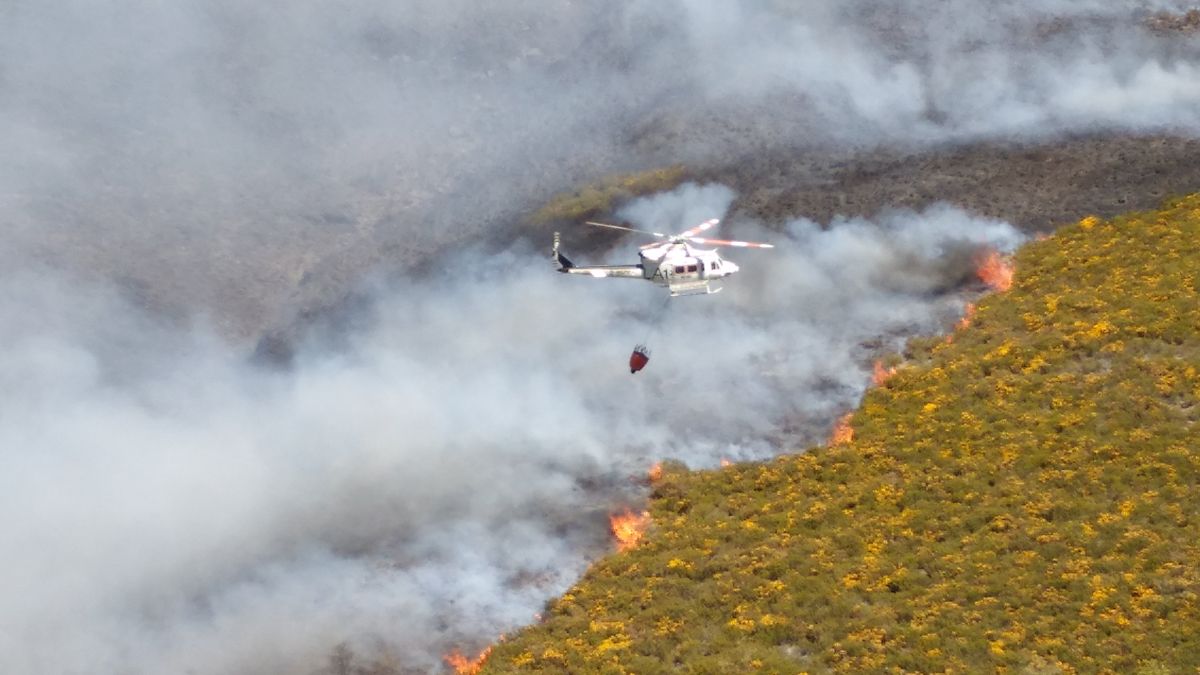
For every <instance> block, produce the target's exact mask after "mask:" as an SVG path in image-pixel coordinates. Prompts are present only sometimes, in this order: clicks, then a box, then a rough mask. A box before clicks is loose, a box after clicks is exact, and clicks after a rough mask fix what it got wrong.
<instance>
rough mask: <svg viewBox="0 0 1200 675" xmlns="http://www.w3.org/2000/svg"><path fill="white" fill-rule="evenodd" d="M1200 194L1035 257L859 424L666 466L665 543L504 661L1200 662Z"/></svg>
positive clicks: (869, 399)
mask: <svg viewBox="0 0 1200 675" xmlns="http://www.w3.org/2000/svg"><path fill="white" fill-rule="evenodd" d="M1198 241H1200V196H1193V197H1188V198H1184V199H1179V200H1175V201H1172V202H1170V203H1168V204H1167V205H1166V206H1165V207H1164V208H1163V210H1161V211H1158V212H1150V213H1141V214H1133V215H1128V216H1123V217H1119V218H1116V219H1113V220H1111V221H1107V222H1101V221H1099V220H1098V219H1096V218H1087V219H1084V220H1083V221H1081V222H1079V223H1076V224H1074V225H1071V226H1067V227H1064V228H1063V229H1062V230H1060V231H1059V232H1058V233H1057V234H1056V235H1055V236H1054V237H1051V238H1049V239H1045V240H1042V241H1037V242H1033V243H1031V244H1029V245H1028V246H1026V247H1025V248H1024V249H1022V250H1021V251H1020V252H1019V253H1018V255H1017V257H1016V264H1017V275H1016V281H1015V284H1014V286H1013V289H1012V290H1011V291H1010V292H1008V293H1005V294H1001V295H992V296H989V297H987V298H985V299H984V300H983V301H982V302H980V303H979V305H978V309H977V311H976V313H975V316H974V319H973V323H972V325H971V326H970V327H968V328H965V329H963V330H960V331H958V332H956V333H955V336H954V339H953V341H951V342H948V341H947V340H946V339H945V338H929V339H922V340H917V341H914V343H913V344H912V345H911V346H910V348H909V349H908V351H907V353H906V354H905V359H906V361H905V364H904V365H903V366H902V367H901V368H900V369H899V371H898V372H897V373H896V374H895V376H893V377H892V378H891V379H889V380H888V381H887V382H886V384H884V385H883V386H881V387H877V388H875V389H872V390H871V391H870V392H868V394H867V396H866V397H865V399H864V401H863V403H862V406H861V408H860V409H859V411H858V412H857V413H856V414H855V416H854V418H853V421H852V424H853V426H854V438H853V440H852V441H850V442H847V443H844V444H839V445H837V446H834V447H824V448H815V449H812V450H810V451H808V452H807V453H804V454H799V455H793V456H788V457H783V458H780V459H778V460H776V461H773V462H769V463H766V464H758V465H735V466H732V467H728V468H726V469H722V470H719V471H709V472H688V471H686V470H684V469H683V468H682V467H679V466H669V465H668V466H667V467H666V470H665V471H664V474H663V476H662V477H661V478H660V479H659V480H658V481H657V482H656V484H655V490H654V495H653V499H652V503H651V513H652V515H653V520H654V523H655V524H654V526H653V527H652V529H651V530H650V532H649V533H648V535H647V537H646V538H645V540H644V543H643V544H642V545H640V546H638V547H637V548H635V549H633V550H631V551H628V552H626V553H621V554H616V555H613V556H610V557H608V558H607V559H605V560H602V561H601V562H600V563H598V564H597V565H595V566H594V567H593V569H592V570H591V571H590V572H589V573H588V574H587V576H586V577H585V578H584V579H582V580H581V581H580V582H579V583H578V584H577V585H576V586H575V587H574V588H572V589H571V590H570V591H569V592H568V593H566V594H565V595H564V596H563V597H562V598H560V599H559V600H557V601H555V602H554V603H552V605H551V607H550V608H549V611H548V612H547V615H546V618H545V620H544V622H543V623H541V624H539V625H536V626H533V627H530V628H528V629H526V630H524V631H523V632H521V633H519V634H517V635H516V636H513V637H511V638H510V639H509V640H508V641H505V642H502V643H500V644H499V645H497V646H496V648H495V650H494V651H493V652H492V654H491V656H490V658H489V659H488V661H487V664H486V666H485V669H484V672H492V673H498V672H510V671H518V670H528V671H541V672H555V673H558V672H573V673H582V672H603V673H624V672H636V673H654V672H662V671H664V670H674V671H678V672H697V673H700V672H703V673H718V672H720V673H739V672H756V671H759V672H774V673H795V672H803V671H810V672H828V671H835V672H856V673H857V672H901V671H907V672H938V671H948V672H949V671H952V672H959V673H963V672H990V671H994V670H1008V671H1010V672H1036V673H1057V672H1104V671H1108V672H1119V673H1135V672H1143V673H1158V672H1183V671H1187V672H1195V671H1196V669H1197V668H1200V630H1198V629H1197V628H1198V627H1200V602H1198V597H1197V593H1198V592H1200V565H1198V561H1200V514H1198V513H1197V510H1196V505H1197V504H1200V451H1198V448H1200V443H1198V442H1197V441H1198V440H1200V439H1198V438H1197V427H1196V420H1197V418H1198V417H1200V407H1198V406H1197V399H1198V398H1200V332H1198V330H1197V328H1198V327H1200V287H1198V285H1197V281H1196V270H1198V269H1200V248H1198V247H1197V242H1198Z"/></svg>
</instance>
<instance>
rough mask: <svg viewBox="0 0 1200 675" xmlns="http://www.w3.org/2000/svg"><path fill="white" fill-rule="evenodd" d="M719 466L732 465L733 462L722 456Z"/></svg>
mask: <svg viewBox="0 0 1200 675" xmlns="http://www.w3.org/2000/svg"><path fill="white" fill-rule="evenodd" d="M721 466H733V462H731V461H729V460H728V459H726V458H724V457H722V458H721Z"/></svg>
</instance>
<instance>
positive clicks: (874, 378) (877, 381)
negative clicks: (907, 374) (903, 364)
mask: <svg viewBox="0 0 1200 675" xmlns="http://www.w3.org/2000/svg"><path fill="white" fill-rule="evenodd" d="M896 370H897V368H896V366H892V367H891V368H884V367H883V361H876V362H875V370H874V372H872V373H871V384H872V385H874V386H876V387H880V386H883V383H885V382H887V381H888V380H890V379H892V376H893V375H895V374H896Z"/></svg>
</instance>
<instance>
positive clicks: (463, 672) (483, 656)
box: [442, 645, 492, 675]
mask: <svg viewBox="0 0 1200 675" xmlns="http://www.w3.org/2000/svg"><path fill="white" fill-rule="evenodd" d="M491 653H492V647H491V645H489V646H488V647H487V648H486V649H484V650H483V651H481V652H479V656H476V657H475V658H473V659H469V658H467V657H466V656H463V654H462V652H460V651H458V650H457V649H456V650H454V651H452V652H450V653H449V654H447V655H445V656H443V657H442V660H443V661H445V662H446V665H448V666H450V667H451V668H453V669H454V672H455V673H458V675H477V673H479V671H480V670H483V662H484V661H486V660H487V657H488V655H489V654H491Z"/></svg>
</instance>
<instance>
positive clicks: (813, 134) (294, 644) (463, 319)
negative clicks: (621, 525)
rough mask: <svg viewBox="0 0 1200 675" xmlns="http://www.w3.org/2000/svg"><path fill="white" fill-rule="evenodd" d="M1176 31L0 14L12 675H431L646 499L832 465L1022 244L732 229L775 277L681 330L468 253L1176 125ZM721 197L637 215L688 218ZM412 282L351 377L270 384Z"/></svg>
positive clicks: (849, 225)
mask: <svg viewBox="0 0 1200 675" xmlns="http://www.w3.org/2000/svg"><path fill="white" fill-rule="evenodd" d="M1182 7H1184V5H1183V4H1181V3H1172V2H1157V3H1147V2H1104V3H1100V2H1085V3H1077V2H1071V3H1067V2H1055V3H1051V4H1046V3H1029V2H1025V3H1017V4H1015V5H1006V6H1004V7H997V6H993V5H990V4H986V3H978V2H966V1H965V0H957V1H955V2H950V3H941V4H939V5H938V7H937V11H936V13H934V12H933V11H932V10H931V9H929V5H928V4H927V3H902V4H899V5H897V4H896V3H881V2H865V1H862V2H851V3H845V2H831V1H830V2H816V3H786V2H775V3H749V2H734V3H725V4H722V5H719V6H718V5H716V4H714V3H704V2H699V1H693V0H674V1H668V2H651V1H649V0H624V1H622V2H616V3H613V2H608V3H600V2H573V3H546V2H541V1H538V2H534V1H533V0H516V1H513V2H506V3H503V4H486V5H480V4H479V3H466V2H461V1H458V0H452V1H450V2H432V1H428V0H408V1H407V2H404V3H396V2H382V1H379V0H370V1H368V2H360V3H355V4H354V5H353V6H346V5H334V4H327V3H283V2H258V3H244V2H233V1H231V0H184V1H182V2H175V3H141V2H135V1H133V0H102V1H99V2H84V1H82V0H66V1H63V2H57V3H37V2H30V1H27V0H16V1H12V2H8V3H5V4H3V5H2V6H0V154H3V156H4V158H5V161H4V162H2V163H0V227H2V228H3V235H4V236H3V244H2V245H0V264H2V265H3V271H2V272H0V391H2V392H3V394H2V396H3V398H0V671H2V672H6V673H8V672H11V673H31V674H36V675H40V674H42V673H47V674H49V673H54V674H58V673H94V672H113V673H129V674H131V675H132V674H139V673H157V672H196V673H239V674H240V673H279V672H296V673H309V672H315V671H318V670H319V669H320V668H321V667H322V664H323V663H325V661H326V659H327V658H328V657H329V655H330V653H331V652H332V650H333V649H334V647H335V646H336V645H339V644H343V643H344V644H347V645H348V646H349V647H350V649H351V650H353V652H355V653H357V654H362V655H365V658H370V659H379V660H383V661H390V662H394V663H397V664H400V665H401V666H403V667H405V668H412V669H415V670H416V671H429V670H436V669H437V668H439V667H440V660H439V655H440V654H441V653H442V652H443V651H444V650H447V649H450V648H452V647H455V646H463V647H464V648H468V649H469V648H471V647H472V646H476V647H477V646H481V645H482V644H483V643H485V642H487V641H490V640H491V639H493V638H494V636H495V635H496V634H497V633H498V632H500V631H504V630H509V629H511V628H513V627H515V626H519V625H522V624H524V623H527V622H529V621H530V620H531V619H532V617H533V614H534V613H535V612H537V611H538V610H539V609H540V607H541V605H542V603H543V602H544V601H545V599H547V598H548V597H551V596H552V595H554V594H555V593H557V592H559V591H561V590H562V589H563V588H565V587H566V586H567V585H568V584H569V583H571V582H572V581H573V580H574V579H575V578H577V575H578V574H579V573H580V572H581V571H582V569H584V567H585V566H586V564H587V561H588V560H589V559H591V558H592V557H594V556H595V555H598V554H600V553H602V552H604V551H606V550H607V549H608V547H609V545H610V544H609V542H608V541H607V533H606V532H605V516H606V514H607V513H608V512H609V510H610V509H613V508H615V507H617V506H619V505H621V504H622V502H624V501H625V500H636V499H637V498H638V495H637V488H636V486H634V485H632V484H631V483H630V481H629V480H628V476H629V475H631V474H640V473H642V472H644V471H645V469H646V467H647V466H648V465H649V463H650V462H652V461H654V460H656V459H660V458H663V457H676V458H682V459H684V460H686V461H687V462H689V463H690V464H691V465H693V466H711V465H714V464H716V463H717V462H718V461H719V459H721V458H731V459H757V458H762V457H766V456H769V455H771V454H773V453H776V452H778V451H780V450H786V449H795V448H802V447H804V446H805V445H806V444H809V443H811V442H814V441H818V440H820V439H821V438H822V437H823V436H824V434H825V433H826V432H827V431H828V427H829V425H830V423H831V422H832V419H833V416H835V415H836V414H837V413H839V412H840V411H842V410H844V409H846V408H848V407H849V406H851V405H853V403H854V402H855V401H856V400H857V398H858V397H859V396H860V395H861V392H862V389H863V387H864V385H865V382H866V379H867V374H866V371H865V366H864V364H866V363H867V362H868V361H869V359H870V356H871V355H872V353H873V352H875V351H877V350H880V349H883V350H886V349H888V348H896V347H898V346H899V344H900V343H901V341H902V339H903V337H904V336H906V335H910V334H913V333H917V332H926V331H932V330H936V329H937V328H939V327H941V326H944V325H946V323H947V322H949V321H950V320H952V318H953V316H954V315H956V314H957V312H958V311H960V309H961V301H962V300H961V298H960V297H958V294H957V292H956V291H955V289H956V288H958V287H959V286H960V285H961V283H962V282H963V281H964V280H965V279H967V278H968V277H969V269H968V264H967V261H968V260H969V258H970V254H971V253H972V252H974V250H975V248H976V247H978V246H980V245H982V244H985V243H987V244H991V245H994V246H997V247H1000V248H1006V249H1007V248H1011V247H1012V246H1014V245H1015V244H1016V242H1017V241H1018V239H1019V237H1018V235H1017V234H1016V233H1015V232H1014V231H1013V229H1012V228H1010V227H1008V226H1006V225H1004V224H1002V223H997V222H994V221H988V220H984V219H980V218H976V217H973V216H971V215H970V214H967V213H963V212H961V211H959V210H956V209H955V208H954V207H952V206H941V207H935V208H932V209H930V210H928V211H925V212H922V213H906V212H897V213H887V214H881V215H880V216H879V217H877V218H875V219H873V220H870V221H867V220H845V221H837V222H834V223H832V224H820V225H828V227H827V228H823V227H821V226H819V225H818V224H816V223H811V222H807V221H797V222H794V223H790V224H788V225H787V226H786V227H785V228H784V229H783V231H782V232H780V231H777V230H775V229H774V228H775V227H776V226H777V224H766V225H763V226H760V225H758V224H755V223H749V222H734V223H732V224H731V225H732V226H733V227H735V228H737V233H738V235H739V236H741V237H744V238H754V239H762V240H768V241H771V242H772V243H776V244H777V245H778V248H777V249H775V250H773V251H761V252H749V251H748V252H735V253H731V254H730V257H734V256H736V260H737V261H738V262H739V263H740V264H742V266H743V270H744V271H743V272H742V273H741V274H740V275H738V276H736V277H734V278H733V279H732V280H731V281H730V282H729V284H728V286H727V288H726V289H725V291H724V292H723V293H722V294H720V295H717V296H714V297H708V298H685V299H680V300H676V301H672V302H671V303H670V304H668V305H665V307H664V303H663V294H664V292H663V291H662V289H656V288H654V287H652V286H650V285H649V284H644V283H639V282H633V281H630V282H620V281H607V282H593V281H591V280H587V279H578V278H564V277H560V276H559V275H556V274H554V273H553V272H552V271H551V270H550V267H549V263H548V262H547V261H546V259H545V252H544V251H540V250H539V251H530V250H528V248H527V247H526V245H524V244H517V245H515V246H513V247H512V248H510V249H508V250H506V251H503V252H500V253H494V252H489V250H488V249H487V248H486V247H485V246H484V245H482V244H481V245H479V246H478V247H477V248H472V249H470V250H467V251H462V250H459V251H457V252H447V249H446V247H447V246H450V245H458V244H464V243H470V242H474V241H476V240H478V239H480V238H488V239H489V240H492V241H494V240H497V239H499V240H505V239H508V238H510V236H511V235H512V233H513V232H514V231H515V230H516V226H515V224H514V223H515V220H516V214H519V213H522V212H524V211H525V210H526V209H527V207H528V206H529V205H530V204H534V203H537V202H539V201H540V200H542V199H543V198H545V197H546V196H547V195H549V194H551V193H554V192H556V191H558V190H560V189H563V188H566V187H569V186H572V185H575V184H577V183H580V182H583V181H585V180H587V179H589V178H592V177H594V176H596V175H599V174H602V173H605V172H609V171H615V170H627V169H640V168H645V167H647V166H653V165H657V164H664V163H668V164H669V163H676V162H680V161H683V162H687V163H689V164H692V165H694V166H696V167H698V168H703V167H706V166H713V165H720V164H721V163H723V162H730V161H737V158H739V157H742V156H746V155H751V154H753V153H755V152H759V151H761V150H762V149H764V148H778V147H799V148H805V147H811V146H815V145H831V144H832V145H836V146H837V147H840V148H846V147H857V146H870V145H875V144H918V145H921V144H931V143H943V142H948V141H957V140H965V139H972V138H996V137H1000V138H1017V139H1030V138H1039V137H1045V136H1049V135H1056V134H1063V133H1080V132H1093V131H1099V130H1118V131H1129V130H1134V131H1150V130H1163V129H1169V130H1174V131H1177V132H1181V133H1187V134H1193V135H1194V134H1195V133H1196V131H1197V129H1198V127H1200V119H1198V118H1197V116H1196V113H1195V111H1196V110H1197V104H1198V102H1200V101H1198V96H1200V87H1198V86H1197V81H1198V77H1197V68H1198V64H1200V56H1198V46H1197V43H1196V40H1195V38H1186V37H1162V36H1156V35H1153V34H1151V33H1150V32H1148V31H1146V30H1145V29H1144V28H1143V27H1142V26H1141V24H1140V22H1139V12H1145V11H1151V10H1158V9H1178V8H1182ZM732 197H733V195H732V193H730V192H729V191H728V190H726V189H724V188H721V187H719V186H708V187H698V186H689V187H685V188H683V189H681V190H679V191H676V192H674V193H671V194H669V195H664V196H659V197H655V198H651V199H647V200H645V201H641V202H638V203H635V204H632V205H629V207H628V209H627V210H626V211H625V212H624V214H623V215H624V216H625V217H627V218H629V219H630V220H632V221H634V222H636V223H639V224H642V225H644V226H646V227H652V228H654V229H671V230H677V229H683V228H684V227H687V226H689V225H691V224H693V223H694V222H695V221H696V220H698V219H702V218H707V217H710V216H713V215H721V214H723V213H724V212H725V210H726V209H727V207H728V205H729V203H730V200H731V199H732ZM568 243H570V239H569V238H568ZM632 250H633V247H632V246H626V245H622V246H620V247H618V248H617V249H615V250H613V251H612V252H611V253H610V254H609V255H610V256H611V257H612V258H613V259H614V260H622V255H623V252H624V251H632ZM435 253H436V255H432V254H435ZM431 256H432V257H431ZM419 263H428V265H427V266H428V267H429V268H431V269H432V271H431V272H429V273H428V274H424V275H411V276H408V277H405V278H404V279H403V281H402V283H399V284H395V285H387V286H386V287H384V288H381V289H379V290H378V293H376V294H375V296H374V300H373V303H372V304H371V306H370V312H369V319H364V320H363V321H361V322H359V323H362V324H363V325H362V326H361V327H357V328H355V329H354V330H352V331H351V330H348V331H347V334H345V335H343V336H341V338H342V340H341V344H343V345H344V346H343V347H340V348H336V349H335V348H332V347H330V346H329V345H324V344H321V343H319V342H317V341H315V340H314V341H313V342H312V343H311V344H309V345H308V346H307V347H306V348H304V349H301V350H300V352H299V353H298V355H297V357H296V359H295V362H294V364H293V366H292V367H291V368H290V369H288V370H286V371H276V370H270V369H265V368H262V367H257V366H253V365H249V364H248V363H247V360H246V358H245V351H246V349H245V345H246V344H247V343H248V342H250V343H252V342H253V341H254V339H255V338H257V336H259V335H260V334H261V333H263V332H264V331H267V330H269V329H272V328H278V327H281V326H287V325H290V324H292V323H293V322H294V321H295V320H296V319H297V317H298V316H300V315H302V314H303V313H304V312H305V311H308V310H311V309H312V308H314V307H319V306H322V305H323V304H327V303H329V302H331V301H334V300H336V299H337V298H338V297H340V296H342V295H344V294H345V293H346V292H347V291H348V290H349V289H353V288H355V287H357V286H358V285H360V284H361V283H362V282H363V276H364V275H365V274H367V273H368V271H369V270H372V269H377V268H385V269H401V270H403V269H405V268H407V267H409V266H411V265H414V264H419ZM231 337H232V338H233V339H232V340H231V339H230V338H231ZM643 340H648V341H649V342H650V345H651V347H652V348H654V354H653V356H652V360H651V363H650V365H649V367H648V368H647V369H646V370H645V371H643V372H642V373H639V374H638V375H637V376H632V377H631V376H630V374H629V373H628V371H627V369H626V368H625V359H626V358H627V357H628V353H629V349H630V348H631V347H632V345H633V344H634V343H635V342H639V341H643Z"/></svg>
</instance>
